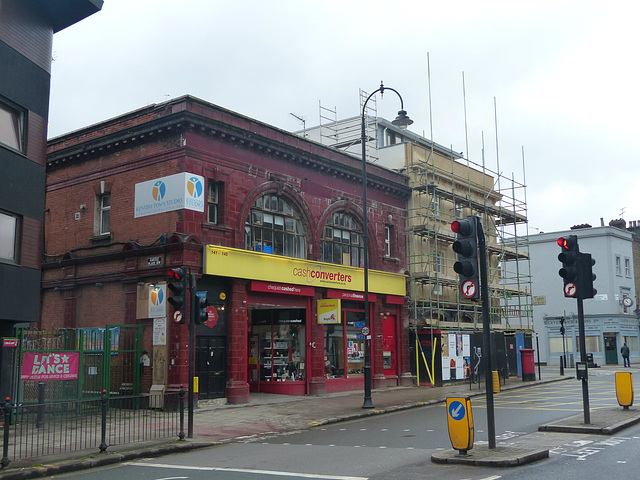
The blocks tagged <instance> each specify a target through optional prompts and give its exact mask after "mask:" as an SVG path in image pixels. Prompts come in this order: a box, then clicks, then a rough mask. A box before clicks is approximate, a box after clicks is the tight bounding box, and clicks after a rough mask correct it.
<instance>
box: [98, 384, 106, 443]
mask: <svg viewBox="0 0 640 480" xmlns="http://www.w3.org/2000/svg"><path fill="white" fill-rule="evenodd" d="M99 448H100V453H104V452H106V451H107V391H106V390H102V432H101V442H100V447H99Z"/></svg>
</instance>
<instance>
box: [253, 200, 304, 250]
mask: <svg viewBox="0 0 640 480" xmlns="http://www.w3.org/2000/svg"><path fill="white" fill-rule="evenodd" d="M244 248H245V249H247V250H253V251H255V252H264V253H273V254H276V255H284V256H287V257H295V258H307V240H306V235H305V229H304V226H303V224H302V221H301V220H300V215H299V213H298V212H297V211H296V210H295V209H294V208H293V206H292V205H291V204H290V203H289V202H288V201H287V200H286V199H284V198H281V197H278V196H276V195H271V194H268V195H263V196H262V197H260V198H258V199H257V200H256V202H255V203H254V204H253V207H251V211H250V212H249V216H248V217H247V220H246V223H245V227H244Z"/></svg>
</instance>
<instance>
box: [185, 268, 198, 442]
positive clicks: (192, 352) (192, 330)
mask: <svg viewBox="0 0 640 480" xmlns="http://www.w3.org/2000/svg"><path fill="white" fill-rule="evenodd" d="M189 293H190V295H189V297H190V298H189V300H190V303H191V306H190V307H189V311H191V310H193V308H194V306H195V304H196V302H195V300H194V298H195V296H196V276H195V275H194V274H190V275H189ZM185 297H186V296H185ZM185 310H186V305H185ZM186 313H187V312H185V315H186ZM186 317H187V321H188V322H189V398H188V403H189V406H188V414H187V437H189V438H193V409H194V402H195V399H194V396H193V377H195V375H196V365H195V363H196V322H194V321H193V318H191V315H186Z"/></svg>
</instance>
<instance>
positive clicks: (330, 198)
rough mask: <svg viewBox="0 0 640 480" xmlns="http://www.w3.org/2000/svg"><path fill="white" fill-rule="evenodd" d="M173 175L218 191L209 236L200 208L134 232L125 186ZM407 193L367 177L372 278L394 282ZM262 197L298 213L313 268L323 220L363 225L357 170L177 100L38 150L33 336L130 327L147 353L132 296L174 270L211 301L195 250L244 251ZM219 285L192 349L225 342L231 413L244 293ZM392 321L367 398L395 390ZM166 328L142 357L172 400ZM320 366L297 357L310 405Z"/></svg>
mask: <svg viewBox="0 0 640 480" xmlns="http://www.w3.org/2000/svg"><path fill="white" fill-rule="evenodd" d="M180 172H188V173H191V174H196V175H201V176H202V177H204V179H205V183H206V182H208V181H215V182H218V185H220V187H221V190H220V199H219V207H220V216H219V221H218V223H217V224H211V223H208V222H207V212H206V208H205V212H204V213H202V212H197V211H192V210H186V209H184V210H177V211H171V212H165V213H160V214H155V215H149V216H144V217H140V218H135V217H134V202H135V190H134V189H135V185H136V184H138V183H141V182H145V181H149V180H153V179H157V178H161V177H166V176H170V175H173V174H177V173H180ZM407 181H408V180H407V177H405V176H404V175H401V174H399V173H397V172H395V171H392V170H387V169H384V168H380V167H377V166H375V165H370V166H369V167H368V198H369V202H368V203H369V205H368V212H367V214H368V221H369V256H370V257H369V258H370V262H369V266H370V268H371V269H372V270H380V271H386V272H391V273H395V274H405V273H406V247H405V241H404V236H403V233H404V230H405V223H404V222H405V217H406V201H407V198H408V197H409V195H410V191H409V188H408V187H407ZM105 192H107V193H110V198H111V208H110V233H109V234H106V235H100V234H99V232H98V230H97V220H96V218H97V216H98V215H99V206H98V205H97V203H96V202H98V200H99V197H100V195H101V194H102V193H105ZM266 193H271V194H274V195H276V196H278V197H282V198H284V199H286V200H287V201H288V202H289V203H290V204H291V205H293V207H294V208H295V209H296V210H297V211H298V212H299V214H300V217H301V219H302V223H303V224H304V225H305V228H306V237H307V238H306V240H307V242H306V243H307V260H312V261H320V260H321V257H322V256H321V245H322V238H321V237H322V234H323V232H324V228H325V224H326V221H327V219H329V218H330V216H331V215H332V214H333V213H334V212H348V213H349V214H351V215H352V216H353V217H354V218H356V219H358V220H361V219H362V208H361V203H360V202H361V193H362V183H361V161H360V160H359V159H358V158H354V157H352V156H350V155H346V154H343V153H341V152H338V151H336V150H333V149H330V148H327V147H323V146H321V145H319V144H316V143H314V142H310V141H307V140H304V139H301V138H299V137H297V136H295V135H292V134H289V133H287V132H284V131H281V130H278V129H276V128H273V127H271V126H269V125H265V124H262V123H260V122H258V121H256V120H253V119H250V118H246V117H243V116H241V115H238V114H236V113H233V112H230V111H227V110H224V109H222V108H219V107H217V106H214V105H211V104H208V103H206V102H203V101H201V100H198V99H196V98H193V97H189V96H187V97H182V98H179V99H176V100H172V101H169V102H166V103H163V104H160V105H153V106H150V107H147V108H143V109H140V110H138V111H135V112H132V113H129V114H126V115H123V116H121V117H118V118H116V119H113V120H110V121H108V122H104V123H102V124H98V125H95V126H92V127H88V128H86V129H83V130H80V131H77V132H73V133H71V134H69V135H65V136H63V137H59V138H55V139H52V140H50V142H49V148H48V161H47V197H46V212H47V213H46V215H45V255H46V256H45V259H46V261H45V263H44V266H43V280H42V287H43V297H42V298H43V300H42V303H43V305H42V319H41V322H42V325H43V326H44V325H46V326H54V325H55V326H66V327H98V326H104V325H106V324H141V325H144V326H145V332H146V333H145V341H146V342H148V343H147V345H145V348H146V349H147V350H149V351H150V352H151V351H152V345H151V333H150V332H151V331H152V320H151V319H139V318H138V319H136V302H137V296H136V294H137V292H138V287H139V286H140V285H141V284H149V283H157V282H161V281H163V280H166V278H165V272H166V270H167V268H169V267H177V266H180V267H186V268H188V269H189V270H190V271H191V272H192V273H194V274H195V276H196V279H197V282H198V289H200V288H201V284H202V285H206V288H207V289H208V292H209V298H212V297H213V294H214V292H213V290H212V288H214V287H211V286H210V283H207V282H214V281H217V280H219V279H212V278H206V276H203V269H202V266H203V262H204V257H203V246H205V245H220V246H225V247H230V248H235V249H244V248H245V245H244V242H245V238H244V231H245V221H246V218H247V215H248V214H249V211H250V209H251V207H252V205H253V204H254V202H255V201H256V199H258V198H259V197H260V196H262V195H264V194H266ZM205 203H206V185H205ZM390 218H392V219H393V224H392V225H390V226H391V227H392V232H393V237H392V252H391V255H389V256H384V251H385V250H384V242H385V238H384V234H385V228H384V227H385V225H389V222H390V220H389V219H390ZM156 257H159V258H161V264H160V265H156V264H152V263H150V261H149V260H148V259H150V258H156ZM223 283H224V289H225V291H226V295H227V296H228V300H227V305H228V307H229V308H228V309H227V310H226V311H225V312H224V314H223V315H221V321H220V325H219V326H218V327H216V329H214V330H213V331H207V329H204V330H198V336H199V338H200V336H206V335H209V334H212V333H216V334H218V333H219V334H220V335H223V336H224V337H226V343H227V362H226V395H227V398H228V399H229V401H230V402H243V401H246V400H247V399H248V395H249V390H248V384H247V368H248V367H247V363H248V362H247V342H248V339H247V335H248V333H247V308H248V306H249V304H251V302H252V300H251V298H252V297H251V296H250V292H249V289H250V285H249V282H247V281H246V280H244V279H225V281H224V282H223ZM215 288H218V286H217V284H216V287H215ZM220 288H222V287H220ZM216 292H217V290H216ZM216 295H217V293H216ZM322 296H323V290H322V289H317V291H316V295H315V297H316V298H322ZM284 297H285V296H284V295H281V296H272V297H271V298H273V300H272V301H274V302H276V304H278V302H284V303H283V305H285V304H287V302H290V301H294V300H295V302H294V303H295V304H296V305H298V304H304V302H305V301H306V300H305V301H303V300H300V299H290V298H284ZM296 302H298V303H296ZM301 302H302V303H301ZM383 304H384V295H379V296H378V301H377V302H376V303H375V304H374V305H372V307H373V309H372V316H371V320H372V328H373V331H374V333H375V332H376V331H377V332H381V331H382V323H381V322H382V316H381V315H380V313H381V312H383V311H384V312H386V311H388V310H389V309H390V307H389V306H383ZM304 305H308V307H306V306H305V307H304V308H305V310H307V318H308V319H310V318H312V316H313V315H314V313H315V312H314V311H313V312H312V311H308V310H313V309H314V308H315V307H314V306H313V302H311V301H309V302H308V303H307V304H304ZM391 310H392V314H393V315H395V316H397V323H398V325H399V327H398V336H397V339H396V341H397V345H398V352H399V357H398V361H397V365H398V366H397V375H394V376H393V377H394V378H392V379H387V378H385V375H384V374H383V373H382V363H383V362H382V352H381V349H382V338H381V335H380V336H379V338H378V337H376V336H375V335H374V338H373V352H374V356H375V355H377V357H375V358H374V380H375V381H377V385H382V384H388V383H394V384H397V383H398V382H400V381H401V380H400V378H401V377H403V376H405V377H406V376H407V375H408V371H409V361H408V356H407V355H408V353H406V352H408V349H405V348H403V347H405V346H406V343H407V339H406V329H405V328H404V326H405V325H406V318H405V317H406V313H405V309H404V307H403V306H402V305H393V307H392V308H391ZM168 311H169V312H170V311H171V308H170V307H169V309H168ZM168 323H170V322H168ZM168 328H169V332H168V334H167V337H168V342H167V343H168V344H167V346H166V352H163V351H161V349H158V348H157V346H153V350H154V353H155V355H153V356H154V357H156V356H157V357H159V358H165V356H167V365H165V366H160V365H159V364H157V363H156V362H155V360H156V359H155V358H154V368H163V369H166V377H165V378H166V384H167V386H169V387H170V388H171V387H172V386H176V385H179V384H186V383H187V379H188V378H187V376H188V371H187V370H188V368H187V366H188V328H187V326H186V325H171V324H169V326H168ZM199 328H200V327H199ZM308 328H309V331H310V333H309V335H311V336H313V338H316V337H317V339H318V341H322V327H321V326H320V327H318V326H316V325H314V324H313V323H312V324H311V325H308ZM376 352H378V353H376ZM321 357H322V352H321V351H320V353H318V352H311V351H310V352H309V356H308V361H309V362H311V365H309V366H308V370H307V371H308V372H312V371H313V369H314V368H315V369H317V371H316V373H315V374H311V376H314V379H315V382H316V383H318V384H319V386H317V387H315V389H314V388H312V387H311V386H309V390H314V391H312V392H309V391H308V392H306V393H319V392H322V391H324V389H325V387H324V385H323V383H324V382H323V376H322V373H318V372H319V371H320V369H321V368H323V366H322V363H323V362H322V361H323V359H322V358H321ZM376 365H377V368H376ZM161 377H162V375H161ZM154 378H155V373H154ZM154 381H155V380H154ZM313 381H314V380H311V378H310V383H312V382H313ZM345 385H346V382H345ZM374 385H376V383H375V382H374ZM337 388H340V387H337ZM343 388H347V387H346V386H343Z"/></svg>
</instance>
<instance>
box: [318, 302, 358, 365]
mask: <svg viewBox="0 0 640 480" xmlns="http://www.w3.org/2000/svg"><path fill="white" fill-rule="evenodd" d="M342 314H343V318H344V322H343V323H342V324H339V325H325V326H324V335H325V339H324V345H325V359H324V365H325V369H324V372H325V377H326V378H357V377H362V376H364V343H365V340H364V337H363V335H362V334H361V332H362V326H364V313H363V312H353V311H345V310H343V312H342Z"/></svg>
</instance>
